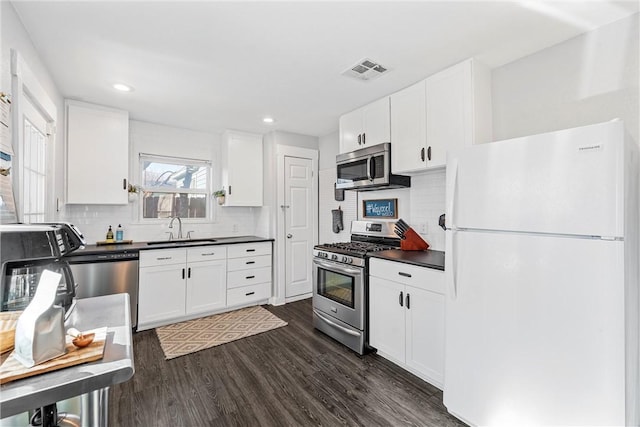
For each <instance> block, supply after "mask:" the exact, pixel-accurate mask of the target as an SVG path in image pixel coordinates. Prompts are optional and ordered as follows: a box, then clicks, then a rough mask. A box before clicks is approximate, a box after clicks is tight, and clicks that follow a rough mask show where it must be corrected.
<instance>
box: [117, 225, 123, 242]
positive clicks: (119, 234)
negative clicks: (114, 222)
mask: <svg viewBox="0 0 640 427" xmlns="http://www.w3.org/2000/svg"><path fill="white" fill-rule="evenodd" d="M123 239H124V230H123V229H122V224H118V228H116V242H122V240H123Z"/></svg>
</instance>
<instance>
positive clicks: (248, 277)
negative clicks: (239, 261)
mask: <svg viewBox="0 0 640 427" xmlns="http://www.w3.org/2000/svg"><path fill="white" fill-rule="evenodd" d="M255 278H256V276H247V277H245V279H247V280H248V279H255Z"/></svg>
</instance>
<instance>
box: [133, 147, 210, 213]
mask: <svg viewBox="0 0 640 427" xmlns="http://www.w3.org/2000/svg"><path fill="white" fill-rule="evenodd" d="M140 174H141V182H142V199H141V204H142V208H141V211H142V216H141V217H142V219H143V220H150V219H159V218H171V217H174V216H178V217H180V218H194V219H197V218H199V219H206V218H209V211H210V206H211V200H210V199H211V163H210V162H208V161H206V160H194V159H181V158H176V157H164V156H156V155H150V154H140Z"/></svg>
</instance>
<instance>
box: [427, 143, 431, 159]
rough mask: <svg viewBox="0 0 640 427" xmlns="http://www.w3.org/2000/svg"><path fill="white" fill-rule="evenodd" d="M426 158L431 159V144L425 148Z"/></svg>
mask: <svg viewBox="0 0 640 427" xmlns="http://www.w3.org/2000/svg"><path fill="white" fill-rule="evenodd" d="M427 160H429V161H431V146H429V148H427Z"/></svg>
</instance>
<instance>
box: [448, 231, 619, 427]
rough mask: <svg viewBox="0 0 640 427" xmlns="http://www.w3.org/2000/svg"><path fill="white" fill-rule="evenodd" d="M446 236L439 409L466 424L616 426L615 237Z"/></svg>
mask: <svg viewBox="0 0 640 427" xmlns="http://www.w3.org/2000/svg"><path fill="white" fill-rule="evenodd" d="M451 237H453V239H452V238H451ZM447 238H448V239H447V258H446V259H447V265H446V267H445V274H446V276H447V282H448V289H447V299H446V322H445V324H446V335H445V336H446V340H445V349H446V350H445V360H446V361H447V362H446V364H445V375H444V378H445V384H444V404H445V406H447V409H448V410H449V412H451V413H453V414H454V415H457V416H460V417H462V419H463V420H465V421H466V422H467V423H469V424H472V425H514V426H515V425H523V424H527V425H551V424H553V425H624V424H625V395H624V391H625V385H624V376H625V372H624V359H625V346H624V339H625V338H624V317H625V314H624V312H625V308H624V307H625V297H624V268H623V265H624V264H623V262H624V254H623V249H624V242H619V241H604V240H594V239H579V238H574V239H572V238H564V237H549V236H542V235H526V234H519V233H512V234H508V233H487V232H470V231H462V232H457V233H455V236H451V234H450V233H449V232H448V236H447Z"/></svg>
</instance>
